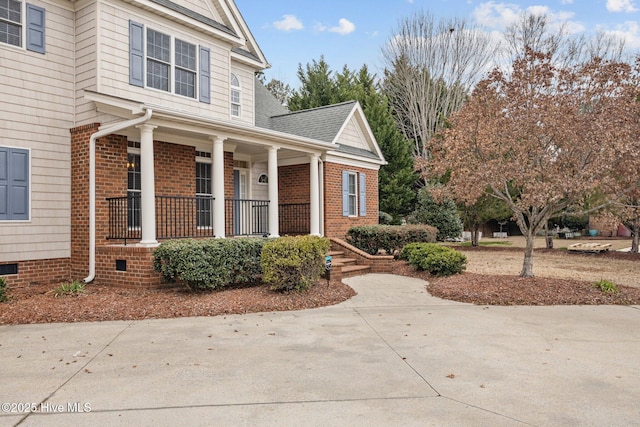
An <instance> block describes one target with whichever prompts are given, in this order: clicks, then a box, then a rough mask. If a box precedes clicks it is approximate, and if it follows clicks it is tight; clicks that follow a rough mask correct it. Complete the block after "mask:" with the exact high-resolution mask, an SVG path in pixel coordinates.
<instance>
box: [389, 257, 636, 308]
mask: <svg viewBox="0 0 640 427" xmlns="http://www.w3.org/2000/svg"><path fill="white" fill-rule="evenodd" d="M394 274H400V275H405V276H411V277H416V278H419V279H423V280H426V281H428V282H429V286H428V287H427V290H428V291H429V293H430V294H431V295H433V296H435V297H438V298H444V299H448V300H453V301H459V302H468V303H472V304H478V305H596V304H606V305H638V304H640V288H632V287H628V286H618V292H617V293H605V292H603V291H601V290H600V289H598V288H596V287H595V286H594V285H593V283H591V282H584V281H581V280H569V279H558V278H552V277H530V278H522V277H520V276H512V275H489V274H474V273H467V272H465V273H462V274H457V275H454V276H449V277H433V276H431V275H429V273H427V272H425V271H418V270H416V269H415V268H414V267H412V266H410V265H409V264H408V263H407V262H406V261H396V262H394Z"/></svg>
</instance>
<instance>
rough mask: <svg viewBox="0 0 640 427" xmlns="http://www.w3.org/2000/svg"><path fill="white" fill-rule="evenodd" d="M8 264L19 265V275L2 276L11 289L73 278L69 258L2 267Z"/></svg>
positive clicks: (26, 262) (5, 263)
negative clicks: (12, 287)
mask: <svg viewBox="0 0 640 427" xmlns="http://www.w3.org/2000/svg"><path fill="white" fill-rule="evenodd" d="M7 264H18V274H7V275H3V276H2V277H4V278H5V279H6V281H7V284H8V285H9V286H10V287H11V286H28V285H35V284H39V283H60V282H68V281H70V280H71V277H72V276H71V274H70V271H71V270H70V268H71V263H70V259H69V258H55V259H39V260H32V261H18V262H2V263H0V265H7ZM83 277H84V276H83ZM83 277H81V278H83ZM74 278H75V277H74Z"/></svg>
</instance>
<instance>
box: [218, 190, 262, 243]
mask: <svg viewBox="0 0 640 427" xmlns="http://www.w3.org/2000/svg"><path fill="white" fill-rule="evenodd" d="M225 218H226V223H227V224H226V230H225V234H226V235H227V236H263V235H268V234H269V201H268V200H250V199H225Z"/></svg>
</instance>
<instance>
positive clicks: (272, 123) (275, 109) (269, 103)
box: [255, 79, 384, 162]
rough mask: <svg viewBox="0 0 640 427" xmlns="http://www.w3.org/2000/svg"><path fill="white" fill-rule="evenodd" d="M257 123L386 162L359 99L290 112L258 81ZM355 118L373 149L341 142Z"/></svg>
mask: <svg viewBox="0 0 640 427" xmlns="http://www.w3.org/2000/svg"><path fill="white" fill-rule="evenodd" d="M255 88H256V90H255V102H256V104H255V111H256V113H255V114H256V116H255V124H256V126H257V127H261V128H265V129H269V130H274V131H277V132H282V133H287V134H290V135H296V136H301V137H303V138H309V139H313V140H317V141H321V142H325V143H329V144H334V145H335V149H334V150H333V151H334V152H337V153H342V154H345V155H348V156H356V157H360V158H363V159H369V160H375V161H377V162H384V157H383V156H382V152H381V151H380V147H378V144H377V142H376V140H375V136H374V135H373V133H372V132H371V128H369V125H368V123H367V119H366V117H365V116H364V113H363V111H362V108H361V107H360V104H359V103H358V101H347V102H342V103H339V104H333V105H327V106H324V107H318V108H311V109H308V110H300V111H289V110H288V109H287V108H286V107H285V106H283V105H282V104H281V103H280V101H278V100H277V99H276V98H275V97H274V96H273V94H272V93H271V92H270V91H269V90H268V89H267V88H266V87H265V86H264V85H263V84H262V83H261V82H260V81H259V80H258V79H256V84H255ZM352 119H353V120H355V122H357V124H358V126H359V127H360V130H361V131H362V135H363V137H364V139H365V140H366V142H364V144H365V145H366V146H369V147H370V148H371V149H370V150H367V149H365V148H359V147H354V146H351V145H347V144H341V143H339V142H338V140H339V138H340V136H341V135H342V133H343V131H344V129H345V127H346V126H347V124H348V123H349V122H350V120H352Z"/></svg>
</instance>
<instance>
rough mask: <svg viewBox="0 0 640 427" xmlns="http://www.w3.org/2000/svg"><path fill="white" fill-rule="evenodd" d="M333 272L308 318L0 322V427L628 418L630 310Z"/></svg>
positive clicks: (637, 381) (634, 399) (635, 414)
mask: <svg viewBox="0 0 640 427" xmlns="http://www.w3.org/2000/svg"><path fill="white" fill-rule="evenodd" d="M346 281H347V282H348V283H349V285H351V286H352V287H353V288H354V289H355V290H356V291H357V292H358V295H357V296H356V297H354V298H352V299H351V300H349V301H347V302H345V303H342V304H340V305H337V306H333V307H326V308H321V309H315V310H308V311H296V312H280V313H264V314H248V315H232V316H223V317H212V318H185V319H170V320H147V321H135V322H103V323H78V324H49V325H25V326H2V327H0V362H1V365H0V373H1V374H0V375H1V386H0V402H5V403H13V404H14V405H9V406H7V405H6V404H3V405H2V413H1V414H0V426H10V425H21V426H22V425H24V426H75V425H91V426H113V425H138V426H147V425H149V426H150V425H153V426H182V425H184V426H197V425H202V426H209V425H211V426H213V425H215V426H242V425H247V426H254V425H258V426H265V425H266V426H301V425H304V426H430V425H433V426H445V425H446V426H452V425H453V426H456V425H463V426H466V425H472V426H512V425H515V426H518V425H539V426H574V425H575V426H583V425H584V426H588V425H593V426H601V425H607V426H632V425H638V423H639V422H640V403H639V402H640V307H615V306H595V307H590V306H555V307H487V306H473V305H469V304H461V303H454V302H450V301H443V300H439V299H436V298H433V297H431V296H430V295H429V294H428V293H426V291H425V282H423V281H420V280H416V279H410V278H405V277H398V276H391V275H380V274H371V275H366V276H361V277H356V278H351V279H347V280H346ZM28 404H32V405H28ZM25 406H26V408H25ZM29 406H34V407H37V409H38V410H40V412H39V413H32V414H28V413H24V414H17V413H15V412H13V413H12V412H11V411H17V410H21V411H28V410H29ZM89 410H90V412H89Z"/></svg>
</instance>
